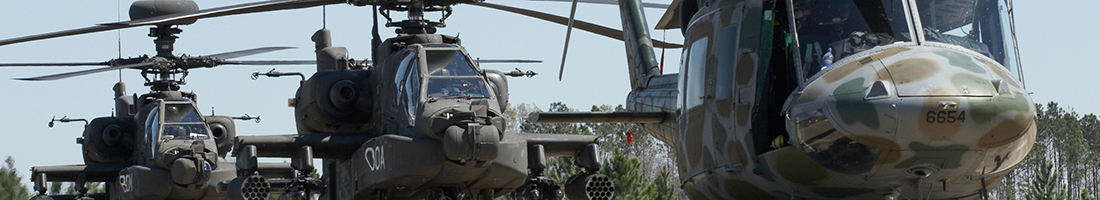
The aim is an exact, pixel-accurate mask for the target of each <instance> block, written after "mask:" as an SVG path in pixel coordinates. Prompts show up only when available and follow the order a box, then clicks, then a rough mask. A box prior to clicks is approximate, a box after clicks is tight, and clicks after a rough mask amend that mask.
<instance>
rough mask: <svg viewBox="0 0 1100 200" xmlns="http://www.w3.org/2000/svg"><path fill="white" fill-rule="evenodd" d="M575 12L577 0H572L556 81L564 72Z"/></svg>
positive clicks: (559, 79)
mask: <svg viewBox="0 0 1100 200" xmlns="http://www.w3.org/2000/svg"><path fill="white" fill-rule="evenodd" d="M576 14H577V0H573V7H572V8H570V9H569V23H568V25H565V26H567V27H568V28H566V29H565V47H563V48H562V49H561V68H558V81H561V77H562V75H563V74H564V73H565V56H566V55H568V52H569V37H570V36H572V35H573V19H574V17H575V16H576Z"/></svg>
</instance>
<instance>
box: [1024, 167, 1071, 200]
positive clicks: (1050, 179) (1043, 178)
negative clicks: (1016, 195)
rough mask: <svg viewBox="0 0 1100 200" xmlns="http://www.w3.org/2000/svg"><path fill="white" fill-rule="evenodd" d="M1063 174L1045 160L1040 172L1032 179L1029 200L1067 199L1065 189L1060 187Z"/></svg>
mask: <svg viewBox="0 0 1100 200" xmlns="http://www.w3.org/2000/svg"><path fill="white" fill-rule="evenodd" d="M1060 176H1061V174H1060V173H1059V172H1058V170H1057V169H1055V168H1054V163H1053V162H1050V160H1046V159H1044V160H1043V164H1042V166H1041V167H1039V171H1037V173H1035V175H1034V177H1032V181H1031V186H1030V189H1031V190H1030V191H1029V192H1028V199H1036V200H1054V199H1066V191H1065V188H1062V187H1059V186H1058V181H1059V179H1060Z"/></svg>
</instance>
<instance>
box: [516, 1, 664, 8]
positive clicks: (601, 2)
mask: <svg viewBox="0 0 1100 200" xmlns="http://www.w3.org/2000/svg"><path fill="white" fill-rule="evenodd" d="M528 1H545V2H570V1H571V0H528ZM577 1H578V2H581V3H591V4H607V5H619V2H618V1H615V0H577ZM668 6H669V4H660V3H644V2H643V3H642V7H646V8H659V9H668Z"/></svg>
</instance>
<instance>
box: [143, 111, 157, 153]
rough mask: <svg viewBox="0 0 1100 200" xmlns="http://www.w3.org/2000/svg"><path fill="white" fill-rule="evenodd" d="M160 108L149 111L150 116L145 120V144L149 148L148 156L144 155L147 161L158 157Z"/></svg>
mask: <svg viewBox="0 0 1100 200" xmlns="http://www.w3.org/2000/svg"><path fill="white" fill-rule="evenodd" d="M159 130H160V106H153V109H149V116H148V117H146V118H145V143H146V144H148V146H149V151H148V152H146V153H148V154H146V155H144V157H145V158H147V159H146V160H147V161H152V159H153V155H156V151H157V143H158V142H157V140H160V138H159V136H160V133H159Z"/></svg>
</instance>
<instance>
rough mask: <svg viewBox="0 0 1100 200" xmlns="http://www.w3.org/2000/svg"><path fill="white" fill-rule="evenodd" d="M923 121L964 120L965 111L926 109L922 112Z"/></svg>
mask: <svg viewBox="0 0 1100 200" xmlns="http://www.w3.org/2000/svg"><path fill="white" fill-rule="evenodd" d="M924 116H925V118H924V122H928V123H940V124H942V123H955V122H966V111H965V110H964V111H954V110H951V111H947V110H941V111H928V113H925V114H924Z"/></svg>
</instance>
